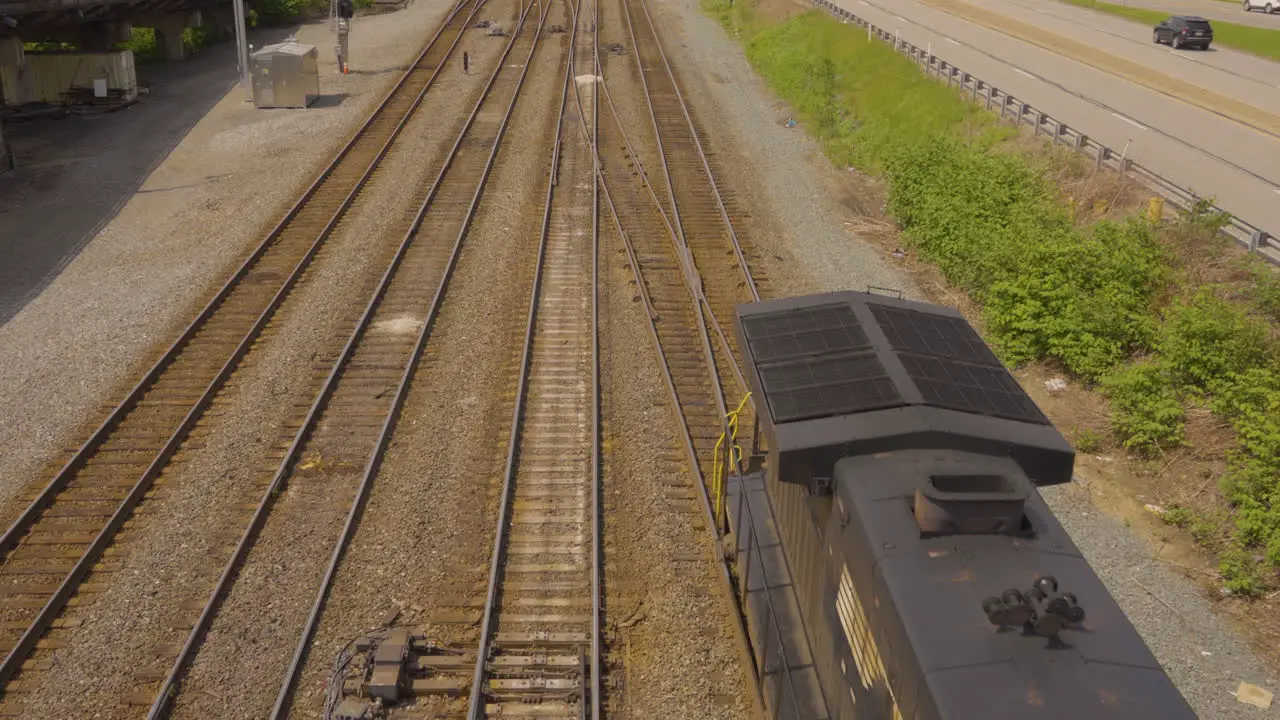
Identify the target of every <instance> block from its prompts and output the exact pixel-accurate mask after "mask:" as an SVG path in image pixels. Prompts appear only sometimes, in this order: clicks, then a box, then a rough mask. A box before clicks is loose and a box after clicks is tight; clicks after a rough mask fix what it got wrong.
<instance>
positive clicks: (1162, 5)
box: [1106, 0, 1280, 30]
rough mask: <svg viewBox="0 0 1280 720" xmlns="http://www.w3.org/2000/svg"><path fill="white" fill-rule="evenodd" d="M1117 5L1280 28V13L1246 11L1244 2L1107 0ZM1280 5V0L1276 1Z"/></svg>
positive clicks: (1218, 0) (1219, 0)
mask: <svg viewBox="0 0 1280 720" xmlns="http://www.w3.org/2000/svg"><path fill="white" fill-rule="evenodd" d="M1106 1H1107V2H1110V3H1113V4H1115V5H1127V6H1129V7H1135V8H1144V9H1146V10H1160V11H1162V12H1167V13H1169V14H1170V15H1173V14H1175V13H1176V14H1178V15H1199V16H1200V17H1202V18H1208V19H1210V20H1215V21H1216V20H1221V21H1223V22H1229V23H1235V24H1237V25H1252V26H1254V27H1261V28H1272V29H1274V30H1280V13H1274V14H1271V15H1268V14H1266V13H1264V12H1262V11H1261V10H1253V11H1250V12H1247V13H1246V12H1245V11H1244V3H1243V2H1229V3H1228V2H1222V1H1221V0H1106ZM1276 7H1280V1H1276Z"/></svg>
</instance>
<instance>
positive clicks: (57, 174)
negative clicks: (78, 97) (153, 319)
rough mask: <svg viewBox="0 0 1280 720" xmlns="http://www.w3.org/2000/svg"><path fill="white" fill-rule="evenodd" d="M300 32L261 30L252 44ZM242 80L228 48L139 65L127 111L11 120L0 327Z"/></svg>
mask: <svg viewBox="0 0 1280 720" xmlns="http://www.w3.org/2000/svg"><path fill="white" fill-rule="evenodd" d="M294 31H295V30H294V29H293V28H288V27H285V28H270V29H264V30H260V31H255V32H252V33H250V35H251V38H250V42H252V43H254V44H255V45H256V46H258V47H261V46H262V45H264V44H268V43H273V42H279V41H280V40H283V39H285V38H286V37H288V36H289V35H290V34H292V33H293V32H294ZM235 82H236V61H235V43H222V44H219V45H215V46H213V47H211V48H209V49H207V50H206V51H205V52H203V53H201V54H200V55H199V56H197V57H195V58H193V59H191V60H188V61H185V62H181V63H161V64H155V65H143V66H140V67H139V68H138V83H139V84H140V85H142V86H144V87H148V88H149V90H150V94H149V95H146V96H143V97H142V99H141V100H140V102H138V103H137V104H135V105H132V106H130V107H127V108H124V109H121V110H119V111H116V112H112V113H108V114H102V115H64V116H59V117H49V118H43V119H30V120H17V119H14V120H7V121H6V122H5V137H6V139H7V140H8V141H9V144H10V146H11V147H12V148H13V153H14V156H15V161H16V163H17V166H18V167H17V170H15V171H14V172H12V173H8V174H7V175H3V176H0V228H3V231H0V325H3V324H5V323H7V322H8V321H9V320H10V319H12V318H13V316H14V315H16V314H17V313H18V311H19V310H21V309H22V308H23V307H24V306H26V304H27V303H28V302H30V301H31V299H32V298H34V297H35V296H36V295H38V294H39V293H40V291H41V290H43V289H44V288H45V287H46V286H47V285H48V284H49V282H50V281H52V280H53V278H55V277H57V275H58V273H59V272H60V271H61V270H62V268H63V267H65V266H66V264H67V263H69V262H70V261H71V260H73V259H74V258H75V256H76V255H77V254H78V253H79V252H80V250H81V248H83V247H84V246H85V245H86V244H87V243H88V242H89V240H91V239H92V238H93V237H94V236H95V235H97V233H98V232H99V231H100V230H101V229H102V228H103V227H105V226H106V225H107V223H109V222H111V219H112V218H114V217H115V216H116V214H117V213H118V212H119V211H120V209H121V208H123V207H124V205H125V203H126V202H128V201H129V198H130V197H132V196H133V194H134V192H135V191H137V189H138V187H139V186H141V185H142V183H143V182H144V181H146V179H147V176H149V175H150V174H151V171H152V170H153V169H155V167H156V166H157V165H159V164H160V163H161V162H162V161H163V160H164V159H165V157H167V156H168V155H169V152H170V151H171V150H172V149H173V148H174V147H176V146H177V145H178V143H179V142H181V141H182V138H183V137H184V136H186V134H187V132H188V131H190V130H191V128H192V127H194V126H195V124H196V123H197V122H199V120H200V119H201V118H202V117H204V116H205V114H206V113H208V112H209V110H210V109H211V108H212V107H213V106H214V105H216V104H217V103H218V101H219V100H221V99H222V97H223V96H224V95H225V94H226V93H227V91H228V90H230V89H231V88H232V87H233V86H234V85H235Z"/></svg>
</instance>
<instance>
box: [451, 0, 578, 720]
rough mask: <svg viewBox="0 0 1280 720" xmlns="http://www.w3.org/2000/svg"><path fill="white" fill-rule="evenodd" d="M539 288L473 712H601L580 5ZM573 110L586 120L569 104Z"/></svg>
mask: <svg viewBox="0 0 1280 720" xmlns="http://www.w3.org/2000/svg"><path fill="white" fill-rule="evenodd" d="M573 28H574V34H573V38H572V40H571V43H570V51H569V54H568V59H569V61H568V62H566V63H565V74H564V81H563V84H562V89H561V98H560V117H559V121H558V122H557V126H556V137H555V141H554V143H553V150H552V161H551V165H550V167H551V177H550V178H549V181H548V184H547V194H546V203H545V206H544V212H543V222H542V226H541V232H540V235H539V244H538V252H537V263H536V268H535V272H534V281H533V286H532V289H531V293H530V300H529V310H528V319H527V323H526V328H525V337H524V344H523V350H522V355H521V364H520V374H519V382H518V386H517V389H516V403H515V410H514V414H513V417H512V422H511V432H510V436H509V440H508V446H507V459H506V469H505V472H504V474H503V485H502V490H501V495H500V500H499V512H498V522H497V534H496V538H495V544H494V550H493V556H492V561H491V566H490V572H489V579H488V585H487V592H486V598H485V606H484V610H483V612H482V615H481V630H480V641H479V648H478V652H477V654H476V663H475V668H474V673H473V678H472V685H471V693H470V698H469V703H468V711H467V717H468V718H469V719H470V720H479V719H480V718H484V717H493V716H500V717H506V716H507V714H509V713H513V712H515V713H519V711H520V710H522V709H523V710H529V711H531V712H532V710H530V708H529V707H528V706H530V705H534V706H536V712H537V716H538V717H564V718H580V717H587V716H588V714H589V716H590V717H591V718H592V720H599V718H600V712H601V682H600V673H601V659H600V658H601V643H600V636H601V617H600V613H601V603H600V583H601V578H600V572H601V562H602V557H601V549H600V424H599V413H600V386H599V331H598V323H597V320H598V309H597V298H598V276H599V271H598V267H599V250H598V242H597V240H598V236H599V213H598V194H597V187H596V186H597V182H598V181H597V176H596V173H595V165H594V153H593V144H594V143H593V138H594V134H595V133H594V129H593V130H592V132H590V133H588V134H585V135H584V134H580V133H578V132H576V131H575V128H574V127H573V126H574V125H577V124H578V123H579V122H580V120H579V117H580V116H581V118H582V119H583V120H585V119H586V117H587V114H589V115H590V117H591V118H592V119H591V121H590V125H592V126H594V124H595V123H594V117H595V102H594V92H595V90H594V82H590V83H588V86H587V87H588V89H589V92H586V93H585V94H586V95H587V96H589V98H590V99H588V100H587V101H586V102H585V103H582V102H574V104H573V105H572V106H571V105H570V87H571V84H572V85H573V92H574V96H575V98H576V97H577V96H578V93H580V92H582V90H583V88H581V87H580V86H578V85H577V84H576V83H574V80H573V79H574V78H575V77H581V76H587V77H590V76H594V75H595V68H594V57H593V56H592V54H591V53H590V52H589V51H590V47H588V48H587V51H588V52H586V53H583V52H581V49H582V48H581V44H580V42H579V40H578V36H579V34H580V33H582V32H583V28H582V26H581V24H580V20H579V13H578V8H577V7H574V11H573ZM571 108H575V109H576V112H575V111H574V110H573V109H571Z"/></svg>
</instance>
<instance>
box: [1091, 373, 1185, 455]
mask: <svg viewBox="0 0 1280 720" xmlns="http://www.w3.org/2000/svg"><path fill="white" fill-rule="evenodd" d="M1102 392H1103V393H1104V394H1105V395H1106V396H1107V398H1108V399H1110V400H1111V406H1112V410H1113V413H1114V414H1113V417H1112V418H1111V424H1112V427H1113V428H1114V430H1115V432H1116V435H1117V437H1119V438H1120V442H1121V444H1122V445H1124V447H1125V448H1126V449H1128V450H1131V451H1133V452H1136V453H1138V454H1141V455H1146V456H1151V455H1155V454H1157V453H1159V452H1160V451H1161V450H1162V449H1164V448H1168V447H1173V446H1176V445H1180V444H1182V443H1183V439H1184V433H1185V431H1186V411H1185V409H1184V408H1183V406H1182V402H1181V400H1179V399H1178V395H1177V393H1176V392H1174V390H1173V388H1172V387H1171V386H1170V384H1169V380H1168V376H1167V374H1166V372H1165V368H1164V367H1163V366H1162V365H1160V364H1158V363H1154V362H1141V363H1135V364H1132V365H1128V366H1126V367H1124V368H1122V369H1120V370H1118V371H1116V372H1114V373H1112V374H1110V375H1107V376H1105V377H1103V378H1102Z"/></svg>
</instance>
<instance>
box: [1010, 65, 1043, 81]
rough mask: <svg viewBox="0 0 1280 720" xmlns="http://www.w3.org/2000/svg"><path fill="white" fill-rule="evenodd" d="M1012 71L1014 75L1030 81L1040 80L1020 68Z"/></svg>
mask: <svg viewBox="0 0 1280 720" xmlns="http://www.w3.org/2000/svg"><path fill="white" fill-rule="evenodd" d="M1013 71H1014V72H1016V73H1018V74H1019V75H1026V76H1027V77H1029V78H1031V79H1032V80H1039V79H1040V78H1038V77H1036V76H1035V75H1032V74H1031V73H1029V72H1027V71H1026V70H1023V69H1022V68H1020V67H1015V68H1014V69H1013Z"/></svg>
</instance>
